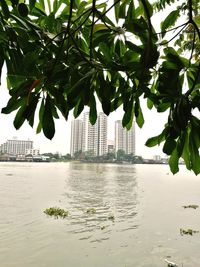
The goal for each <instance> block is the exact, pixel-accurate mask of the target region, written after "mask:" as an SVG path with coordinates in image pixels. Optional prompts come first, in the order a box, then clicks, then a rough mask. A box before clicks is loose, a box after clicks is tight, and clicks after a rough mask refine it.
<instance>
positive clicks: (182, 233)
mask: <svg viewBox="0 0 200 267" xmlns="http://www.w3.org/2000/svg"><path fill="white" fill-rule="evenodd" d="M196 233H199V231H196V230H192V229H187V230H185V229H182V228H181V229H180V234H181V235H193V234H196Z"/></svg>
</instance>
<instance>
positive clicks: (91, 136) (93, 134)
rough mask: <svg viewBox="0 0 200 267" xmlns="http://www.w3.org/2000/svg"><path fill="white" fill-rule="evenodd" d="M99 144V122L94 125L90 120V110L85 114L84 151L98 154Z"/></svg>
mask: <svg viewBox="0 0 200 267" xmlns="http://www.w3.org/2000/svg"><path fill="white" fill-rule="evenodd" d="M97 144H98V124H97V122H96V123H95V124H94V125H92V124H91V123H90V120H89V112H84V114H83V139H82V148H83V152H86V151H87V152H89V153H90V154H91V155H92V156H97V155H98V153H97V150H98V148H97Z"/></svg>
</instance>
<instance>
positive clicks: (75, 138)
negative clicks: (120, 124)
mask: <svg viewBox="0 0 200 267" xmlns="http://www.w3.org/2000/svg"><path fill="white" fill-rule="evenodd" d="M81 125H82V126H81ZM70 146H71V155H72V156H73V155H74V153H75V152H76V151H80V150H81V151H82V152H85V153H86V154H87V155H89V156H102V155H105V154H106V153H107V116H106V115H105V114H104V113H99V114H98V117H97V121H96V123H95V124H94V125H92V124H91V123H90V120H89V112H85V113H84V114H83V120H74V121H73V122H72V128H71V145H70Z"/></svg>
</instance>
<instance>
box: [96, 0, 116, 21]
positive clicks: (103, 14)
mask: <svg viewBox="0 0 200 267" xmlns="http://www.w3.org/2000/svg"><path fill="white" fill-rule="evenodd" d="M120 1H121V0H117V1H115V3H114V4H112V6H110V7H109V8H108V9H107V10H106V11H105V12H103V13H102V17H103V16H105V15H106V14H107V13H108V12H109V11H110V10H111V9H112V8H113V7H114V6H115V5H116V4H118V3H119V2H120ZM99 20H100V18H98V19H96V20H95V22H94V24H96V23H97V21H99Z"/></svg>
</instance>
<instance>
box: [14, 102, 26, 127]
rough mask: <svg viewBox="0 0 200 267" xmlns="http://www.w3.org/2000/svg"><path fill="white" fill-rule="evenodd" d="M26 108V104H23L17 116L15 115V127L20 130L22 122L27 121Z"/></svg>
mask: <svg viewBox="0 0 200 267" xmlns="http://www.w3.org/2000/svg"><path fill="white" fill-rule="evenodd" d="M25 110H26V104H24V105H22V106H21V107H20V109H19V110H18V112H17V114H16V116H15V119H14V126H15V129H16V130H18V129H19V128H20V127H21V126H22V124H23V123H24V121H25V119H26V118H25V117H24V112H25Z"/></svg>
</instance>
